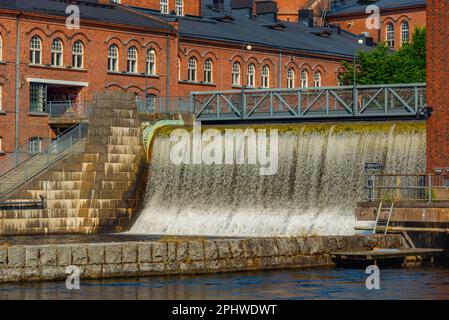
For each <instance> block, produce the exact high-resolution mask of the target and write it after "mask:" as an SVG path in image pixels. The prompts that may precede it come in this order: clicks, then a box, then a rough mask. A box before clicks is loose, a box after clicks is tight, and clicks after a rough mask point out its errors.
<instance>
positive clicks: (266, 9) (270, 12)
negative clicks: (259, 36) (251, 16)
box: [256, 1, 278, 22]
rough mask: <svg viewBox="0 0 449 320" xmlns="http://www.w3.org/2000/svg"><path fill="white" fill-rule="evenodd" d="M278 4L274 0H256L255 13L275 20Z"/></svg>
mask: <svg viewBox="0 0 449 320" xmlns="http://www.w3.org/2000/svg"><path fill="white" fill-rule="evenodd" d="M277 13H278V6H277V3H276V1H258V2H256V15H257V16H262V17H264V18H267V19H270V20H271V21H272V22H277Z"/></svg>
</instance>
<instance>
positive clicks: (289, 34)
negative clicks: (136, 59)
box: [138, 8, 369, 58]
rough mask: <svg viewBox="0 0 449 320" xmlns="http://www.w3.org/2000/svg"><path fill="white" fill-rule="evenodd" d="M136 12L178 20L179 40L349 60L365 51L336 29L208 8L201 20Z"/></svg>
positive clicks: (149, 11)
mask: <svg viewBox="0 0 449 320" xmlns="http://www.w3.org/2000/svg"><path fill="white" fill-rule="evenodd" d="M138 9H139V10H141V11H143V12H146V13H149V14H153V15H157V16H159V17H161V18H163V19H166V20H167V21H174V20H178V21H179V33H180V37H193V38H197V39H205V40H214V41H225V42H228V43H236V44H245V43H247V44H252V45H260V46H265V47H272V48H275V49H287V50H298V51H305V52H309V53H315V54H326V55H336V56H341V57H342V58H343V57H344V58H349V57H353V56H354V53H355V52H356V51H357V50H360V49H362V50H365V49H366V50H367V49H369V47H366V46H363V45H362V46H360V45H359V44H357V39H358V37H357V36H355V35H353V34H351V33H349V32H346V31H343V30H340V29H337V28H320V27H312V28H310V27H308V26H306V25H305V24H302V23H294V22H286V21H277V22H275V21H274V20H273V19H271V20H270V19H269V18H268V17H265V18H263V17H257V18H254V19H249V18H247V17H246V18H245V17H242V15H236V14H233V13H232V12H217V11H214V10H211V9H208V8H205V9H204V10H203V16H202V17H179V16H173V15H162V14H160V13H159V12H157V11H153V10H148V9H143V8H138Z"/></svg>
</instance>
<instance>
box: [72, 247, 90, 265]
mask: <svg viewBox="0 0 449 320" xmlns="http://www.w3.org/2000/svg"><path fill="white" fill-rule="evenodd" d="M88 261H89V259H88V255H87V246H86V245H75V246H72V262H73V264H74V265H75V266H80V265H85V264H87V263H88Z"/></svg>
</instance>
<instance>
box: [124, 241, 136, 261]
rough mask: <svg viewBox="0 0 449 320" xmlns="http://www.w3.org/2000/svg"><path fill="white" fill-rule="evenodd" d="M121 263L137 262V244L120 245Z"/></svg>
mask: <svg viewBox="0 0 449 320" xmlns="http://www.w3.org/2000/svg"><path fill="white" fill-rule="evenodd" d="M122 262H124V263H136V262H137V243H125V244H123V245H122Z"/></svg>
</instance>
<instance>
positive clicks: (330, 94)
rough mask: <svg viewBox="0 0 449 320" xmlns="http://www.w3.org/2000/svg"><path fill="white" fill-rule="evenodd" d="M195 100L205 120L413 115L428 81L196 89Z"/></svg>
mask: <svg viewBox="0 0 449 320" xmlns="http://www.w3.org/2000/svg"><path fill="white" fill-rule="evenodd" d="M192 103H193V110H194V113H195V117H196V118H197V119H198V120H206V121H214V120H216V121H227V120H252V119H254V120H258V119H259V120H269V119H291V118H297V119H321V118H349V117H359V118H367V117H415V116H416V115H417V114H418V113H419V112H420V111H421V110H424V109H425V108H426V84H425V83H418V84H398V85H363V86H356V87H355V88H354V86H339V87H319V88H317V87H313V88H296V89H244V90H243V95H242V90H232V91H220V92H218V91H210V92H194V93H192Z"/></svg>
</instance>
